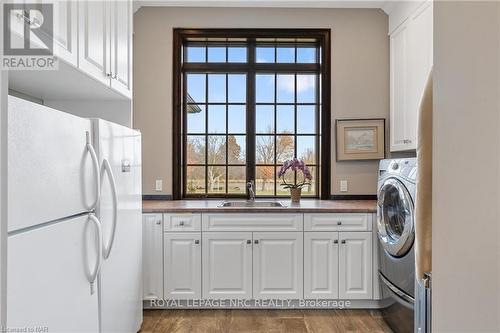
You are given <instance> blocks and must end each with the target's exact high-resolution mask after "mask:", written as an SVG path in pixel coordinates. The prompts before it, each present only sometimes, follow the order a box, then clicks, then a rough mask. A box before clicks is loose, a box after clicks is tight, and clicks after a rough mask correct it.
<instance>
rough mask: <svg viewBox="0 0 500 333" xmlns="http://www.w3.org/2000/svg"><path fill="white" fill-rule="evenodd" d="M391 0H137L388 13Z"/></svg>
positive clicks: (143, 2) (139, 0)
mask: <svg viewBox="0 0 500 333" xmlns="http://www.w3.org/2000/svg"><path fill="white" fill-rule="evenodd" d="M391 2H393V1H390V0H309V1H308V0H246V1H244V0H203V1H200V0H136V1H134V10H135V11H137V10H138V9H139V8H141V7H146V6H147V7H277V8H380V9H383V10H384V11H385V12H388V7H390V3H391Z"/></svg>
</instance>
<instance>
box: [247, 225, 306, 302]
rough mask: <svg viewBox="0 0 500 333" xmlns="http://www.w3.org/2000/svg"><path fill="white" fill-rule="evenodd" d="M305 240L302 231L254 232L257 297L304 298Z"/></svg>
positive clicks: (254, 282)
mask: <svg viewBox="0 0 500 333" xmlns="http://www.w3.org/2000/svg"><path fill="white" fill-rule="evenodd" d="M302 237H303V233H302V232H254V233H253V238H254V251H253V298H255V299H262V298H264V299H265V298H272V299H301V298H303V240H302Z"/></svg>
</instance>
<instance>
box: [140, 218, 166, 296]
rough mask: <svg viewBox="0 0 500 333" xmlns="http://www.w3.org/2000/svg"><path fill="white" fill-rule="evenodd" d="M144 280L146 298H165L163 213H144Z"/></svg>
mask: <svg viewBox="0 0 500 333" xmlns="http://www.w3.org/2000/svg"><path fill="white" fill-rule="evenodd" d="M142 281H143V283H142V292H143V299H144V300H154V299H162V298H163V225H162V214H143V215H142Z"/></svg>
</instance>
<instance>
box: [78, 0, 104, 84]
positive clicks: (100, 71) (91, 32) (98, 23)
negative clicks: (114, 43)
mask: <svg viewBox="0 0 500 333" xmlns="http://www.w3.org/2000/svg"><path fill="white" fill-rule="evenodd" d="M78 4H79V10H78V33H79V51H78V53H79V58H78V67H79V68H80V69H81V70H83V71H84V72H86V73H87V74H89V75H91V76H92V77H94V78H95V79H97V80H99V81H101V82H103V83H105V84H107V85H109V84H110V79H111V78H110V63H109V48H110V46H111V45H110V42H109V37H110V33H109V28H110V23H109V20H108V18H109V13H108V12H109V3H108V2H105V1H91V0H87V1H80V2H79V3H78Z"/></svg>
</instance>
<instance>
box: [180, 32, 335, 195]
mask: <svg viewBox="0 0 500 333" xmlns="http://www.w3.org/2000/svg"><path fill="white" fill-rule="evenodd" d="M174 44H175V45H174V124H175V125H174V128H173V135H174V148H175V149H174V197H175V198H183V197H186V198H188V197H200V196H201V197H233V196H234V197H245V196H247V189H246V183H247V182H248V181H250V180H253V181H255V190H256V195H257V196H261V197H287V196H289V191H288V190H285V189H283V188H282V187H281V186H280V183H281V180H280V179H277V172H278V170H279V168H280V167H281V165H282V164H283V162H284V161H285V160H288V159H291V158H293V157H297V158H300V159H303V160H304V161H305V162H306V163H307V164H308V165H309V166H310V168H311V171H312V173H313V181H312V182H311V184H310V186H307V187H305V188H303V196H310V197H321V198H328V197H329V188H328V186H327V184H329V173H330V171H329V167H328V166H329V155H330V153H329V149H330V144H329V140H330V126H329V125H330V115H329V105H330V102H329V94H327V93H325V91H329V61H324V59H328V57H325V54H329V31H328V30H318V29H305V30H288V29H279V30H258V29H257V30H248V31H247V30H227V29H209V30H183V29H176V30H175V32H174ZM325 143H326V144H325ZM321 166H325V168H322V167H321ZM301 177H302V175H301V174H300V173H299V174H289V175H288V179H287V182H292V183H294V182H295V183H297V182H301V181H302V179H301Z"/></svg>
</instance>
